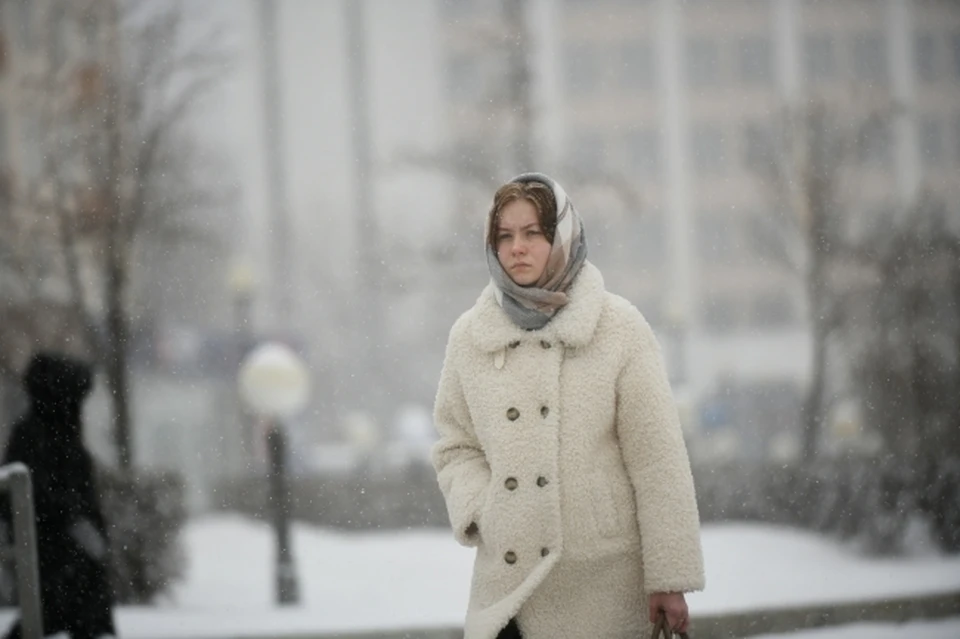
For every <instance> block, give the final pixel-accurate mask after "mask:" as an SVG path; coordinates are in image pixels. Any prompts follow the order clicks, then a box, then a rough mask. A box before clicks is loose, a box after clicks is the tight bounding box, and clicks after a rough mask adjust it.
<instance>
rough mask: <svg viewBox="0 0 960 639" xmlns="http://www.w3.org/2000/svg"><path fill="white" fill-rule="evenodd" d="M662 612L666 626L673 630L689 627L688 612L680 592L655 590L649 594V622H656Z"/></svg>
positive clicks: (682, 629)
mask: <svg viewBox="0 0 960 639" xmlns="http://www.w3.org/2000/svg"><path fill="white" fill-rule="evenodd" d="M661 612H663V613H664V614H665V615H666V616H667V626H668V627H669V628H670V629H671V630H672V631H673V632H686V631H687V630H688V629H689V628H690V612H689V610H687V600H686V599H684V597H683V593H682V592H655V593H653V594H652V595H650V623H653V624H655V623H657V617H658V616H659V615H660V613H661Z"/></svg>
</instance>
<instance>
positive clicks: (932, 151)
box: [920, 115, 945, 167]
mask: <svg viewBox="0 0 960 639" xmlns="http://www.w3.org/2000/svg"><path fill="white" fill-rule="evenodd" d="M944 133H945V131H944V130H943V126H942V125H941V123H940V119H939V118H937V117H936V116H933V115H925V116H922V117H921V118H920V156H921V158H922V160H923V163H924V165H926V166H929V167H934V166H938V165H939V164H940V163H941V162H943V152H944V146H943V134H944Z"/></svg>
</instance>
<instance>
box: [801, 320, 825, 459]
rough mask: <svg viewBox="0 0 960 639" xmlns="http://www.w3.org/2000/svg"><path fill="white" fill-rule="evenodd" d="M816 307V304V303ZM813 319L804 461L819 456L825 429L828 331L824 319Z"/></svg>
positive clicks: (802, 450) (805, 405) (804, 409)
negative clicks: (824, 399) (824, 400)
mask: <svg viewBox="0 0 960 639" xmlns="http://www.w3.org/2000/svg"><path fill="white" fill-rule="evenodd" d="M814 308H816V306H815V305H814ZM812 321H813V371H812V376H811V379H810V388H809V389H808V391H807V398H806V400H805V401H804V406H803V440H802V442H801V444H802V448H801V455H802V459H803V462H804V463H809V462H812V461H813V460H814V459H816V457H817V452H818V450H819V447H820V434H821V432H822V431H823V417H824V416H823V396H824V392H825V389H826V380H825V377H826V363H827V331H826V328H825V326H824V321H823V320H822V319H820V318H819V317H816V316H814V317H813V318H812Z"/></svg>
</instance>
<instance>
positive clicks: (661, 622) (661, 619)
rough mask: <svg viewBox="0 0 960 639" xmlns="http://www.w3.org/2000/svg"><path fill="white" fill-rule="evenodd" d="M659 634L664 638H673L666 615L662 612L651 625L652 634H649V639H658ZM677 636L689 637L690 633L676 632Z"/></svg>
mask: <svg viewBox="0 0 960 639" xmlns="http://www.w3.org/2000/svg"><path fill="white" fill-rule="evenodd" d="M661 636H662V637H663V638H664V639H673V631H672V630H670V627H669V626H668V625H667V615H665V614H664V613H662V612H661V613H660V615H659V616H658V617H657V623H656V625H655V626H654V627H653V634H652V635H650V639H660V637H661ZM677 636H678V637H680V639H690V635H688V634H687V633H685V632H678V633H677Z"/></svg>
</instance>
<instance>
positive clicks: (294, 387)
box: [238, 342, 310, 605]
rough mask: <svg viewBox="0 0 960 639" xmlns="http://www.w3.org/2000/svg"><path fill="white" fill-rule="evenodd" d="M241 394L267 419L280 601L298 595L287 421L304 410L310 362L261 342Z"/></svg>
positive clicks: (248, 360) (242, 378) (245, 370)
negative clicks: (291, 535) (307, 364)
mask: <svg viewBox="0 0 960 639" xmlns="http://www.w3.org/2000/svg"><path fill="white" fill-rule="evenodd" d="M238 382H239V386H240V396H241V397H242V398H243V400H244V401H245V402H246V403H247V404H248V405H249V406H250V408H251V409H252V410H253V411H254V412H256V413H257V414H258V415H260V416H261V417H263V418H265V419H266V420H267V424H268V428H267V447H268V450H269V458H270V474H269V477H270V497H269V501H270V503H271V504H273V509H272V511H273V512H272V515H273V527H274V531H275V533H276V544H277V554H276V595H277V603H279V604H281V605H285V604H292V603H297V601H299V599H300V595H299V588H298V584H297V575H296V569H295V568H294V563H293V553H292V549H291V548H290V491H289V487H288V485H287V473H286V464H287V442H286V435H285V433H284V428H283V420H285V419H289V418H291V417H293V416H294V415H296V414H297V413H298V412H300V411H301V410H303V408H304V406H305V405H306V403H307V396H308V393H309V386H310V376H309V373H308V371H307V367H306V365H305V364H304V363H303V361H302V360H301V359H300V358H299V357H297V355H296V353H294V352H293V351H292V350H291V349H290V348H288V347H287V346H285V345H283V344H279V343H274V342H268V343H265V344H261V345H260V346H258V347H257V348H255V349H254V350H253V351H251V352H250V354H249V355H247V357H245V358H244V360H243V362H242V364H241V366H240V373H239V379H238Z"/></svg>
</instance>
